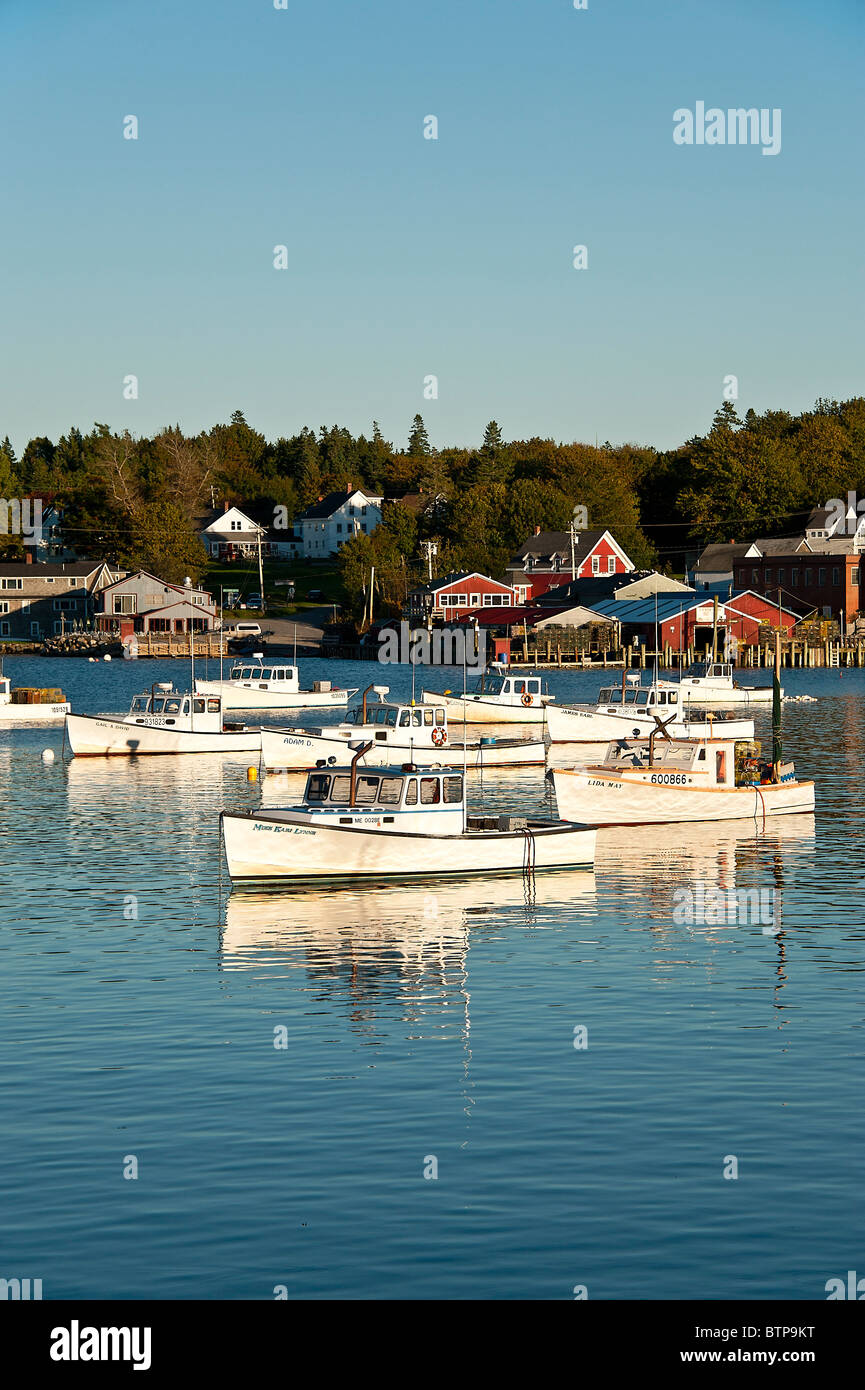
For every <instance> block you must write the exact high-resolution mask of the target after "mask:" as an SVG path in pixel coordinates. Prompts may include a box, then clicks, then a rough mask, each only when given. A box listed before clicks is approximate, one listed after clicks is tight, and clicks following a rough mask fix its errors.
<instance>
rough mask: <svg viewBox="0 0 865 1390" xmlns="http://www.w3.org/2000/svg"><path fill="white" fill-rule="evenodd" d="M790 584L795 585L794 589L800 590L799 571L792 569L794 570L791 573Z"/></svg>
mask: <svg viewBox="0 0 865 1390" xmlns="http://www.w3.org/2000/svg"><path fill="white" fill-rule="evenodd" d="M790 583H791V584H792V585H793V588H794V589H798V587H799V571H798V570H797V569H792V570H791V571H790Z"/></svg>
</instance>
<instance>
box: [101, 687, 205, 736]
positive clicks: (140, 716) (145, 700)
mask: <svg viewBox="0 0 865 1390" xmlns="http://www.w3.org/2000/svg"><path fill="white" fill-rule="evenodd" d="M124 723H126V724H147V725H149V726H150V727H153V728H167V729H172V728H174V729H188V730H192V731H195V732H198V733H218V732H220V731H221V730H222V728H223V724H222V700H221V699H220V697H219V696H218V695H191V694H190V693H189V692H188V691H180V690H175V689H174V688H173V686H172V685H171V684H170V682H163V683H160V684H158V685H154V686H153V687H152V689H151V690H149V691H146V692H144V693H142V694H141V695H135V696H134V697H133V700H132V705H131V708H130V710H129V714H128V715H127V716H126V718H125V720H124Z"/></svg>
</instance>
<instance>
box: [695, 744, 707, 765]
mask: <svg viewBox="0 0 865 1390" xmlns="http://www.w3.org/2000/svg"><path fill="white" fill-rule="evenodd" d="M705 761H706V750H705V748H701V749H700V751H699V753H698V754H697V762H698V763H704V762H705Z"/></svg>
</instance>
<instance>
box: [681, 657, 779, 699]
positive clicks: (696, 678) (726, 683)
mask: <svg viewBox="0 0 865 1390" xmlns="http://www.w3.org/2000/svg"><path fill="white" fill-rule="evenodd" d="M658 684H659V685H660V686H661V688H662V689H666V690H678V691H679V693H680V697H681V700H682V703H683V704H685V705H687V704H689V703H690V704H694V705H707V704H709V705H748V706H750V705H771V703H772V686H771V685H759V686H754V685H737V683H736V682H735V681H734V680H733V667H732V666H731V665H729V664H728V663H727V662H726V661H710V662H708V663H706V664H704V665H702V666H700V665H698V666H695V667H694V668H693V672H692V674H691V675H689V676H683V677H682V679H681V680H679V681H659V682H658ZM783 697H784V691H783V689H782V691H781V698H782V699H783Z"/></svg>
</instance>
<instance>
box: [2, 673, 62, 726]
mask: <svg viewBox="0 0 865 1390" xmlns="http://www.w3.org/2000/svg"><path fill="white" fill-rule="evenodd" d="M68 713H69V701H68V700H64V698H63V691H62V690H54V689H48V690H43V689H37V688H34V687H31V686H26V687H22V688H20V689H18V688H16V689H15V690H13V689H12V686H11V682H10V680H9V677H8V676H3V675H0V725H2V726H5V725H7V724H62V723H63V720H64V719H65V718H66V715H67V714H68Z"/></svg>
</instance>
